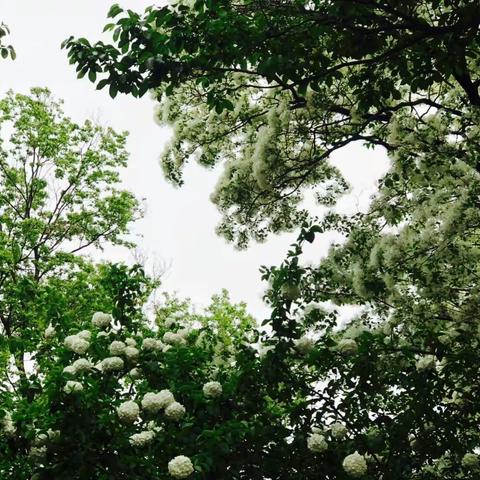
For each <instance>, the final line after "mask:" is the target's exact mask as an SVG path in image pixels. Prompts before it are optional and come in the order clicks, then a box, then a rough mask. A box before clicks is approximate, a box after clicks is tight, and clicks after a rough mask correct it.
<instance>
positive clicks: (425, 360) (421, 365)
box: [415, 355, 437, 372]
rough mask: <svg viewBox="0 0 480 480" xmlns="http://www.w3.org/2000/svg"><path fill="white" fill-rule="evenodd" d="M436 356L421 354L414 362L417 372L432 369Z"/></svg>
mask: <svg viewBox="0 0 480 480" xmlns="http://www.w3.org/2000/svg"><path fill="white" fill-rule="evenodd" d="M436 360H437V358H436V357H435V355H423V356H422V357H420V358H419V359H418V360H417V362H416V363H415V368H416V369H417V371H418V372H424V371H425V370H434V369H435V362H436Z"/></svg>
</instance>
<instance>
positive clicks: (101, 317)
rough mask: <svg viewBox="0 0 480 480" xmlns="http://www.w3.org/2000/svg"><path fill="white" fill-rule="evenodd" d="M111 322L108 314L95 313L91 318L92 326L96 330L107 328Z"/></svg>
mask: <svg viewBox="0 0 480 480" xmlns="http://www.w3.org/2000/svg"><path fill="white" fill-rule="evenodd" d="M111 322H112V316H111V315H110V314H108V313H103V312H95V313H94V314H93V317H92V324H93V326H94V327H97V328H107V327H108V326H109V325H110V323H111Z"/></svg>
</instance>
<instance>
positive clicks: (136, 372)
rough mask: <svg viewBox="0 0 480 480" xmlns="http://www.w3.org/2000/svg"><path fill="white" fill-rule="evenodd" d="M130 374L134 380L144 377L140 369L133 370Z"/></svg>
mask: <svg viewBox="0 0 480 480" xmlns="http://www.w3.org/2000/svg"><path fill="white" fill-rule="evenodd" d="M128 374H129V375H130V377H131V378H132V379H133V380H137V379H139V378H140V377H141V376H142V371H141V370H140V369H139V368H132V369H131V370H130V371H129V372H128Z"/></svg>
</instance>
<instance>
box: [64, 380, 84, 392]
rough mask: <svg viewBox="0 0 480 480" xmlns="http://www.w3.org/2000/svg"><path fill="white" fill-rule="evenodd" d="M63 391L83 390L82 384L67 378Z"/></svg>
mask: <svg viewBox="0 0 480 480" xmlns="http://www.w3.org/2000/svg"><path fill="white" fill-rule="evenodd" d="M63 391H64V392H65V393H69V394H70V393H78V392H81V391H83V385H82V384H81V383H80V382H76V381H74V380H69V381H68V382H67V383H66V385H65V386H64V387H63Z"/></svg>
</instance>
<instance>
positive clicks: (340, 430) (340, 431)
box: [330, 423, 347, 440]
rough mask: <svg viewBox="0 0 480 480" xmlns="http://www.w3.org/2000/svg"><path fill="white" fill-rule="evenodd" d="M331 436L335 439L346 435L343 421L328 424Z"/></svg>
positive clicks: (340, 438)
mask: <svg viewBox="0 0 480 480" xmlns="http://www.w3.org/2000/svg"><path fill="white" fill-rule="evenodd" d="M330 431H331V433H332V437H333V438H335V439H336V440H342V438H345V436H346V435H347V427H346V426H345V425H343V423H334V424H332V425H330Z"/></svg>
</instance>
